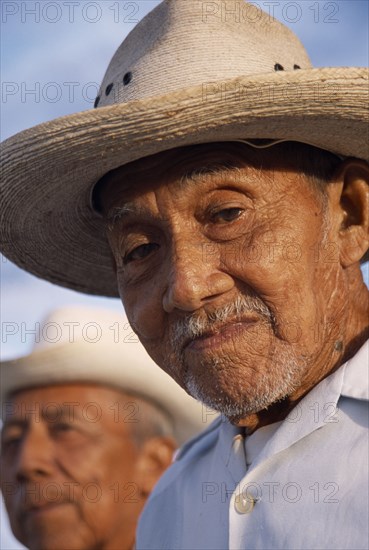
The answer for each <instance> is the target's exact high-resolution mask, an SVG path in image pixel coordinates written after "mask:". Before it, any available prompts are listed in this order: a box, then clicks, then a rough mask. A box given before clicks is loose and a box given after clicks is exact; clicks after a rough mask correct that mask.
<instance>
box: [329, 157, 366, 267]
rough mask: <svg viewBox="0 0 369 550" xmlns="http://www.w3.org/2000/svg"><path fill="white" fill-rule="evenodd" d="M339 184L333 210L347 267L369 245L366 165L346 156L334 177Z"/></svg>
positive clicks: (357, 258)
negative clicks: (338, 193) (338, 191)
mask: <svg viewBox="0 0 369 550" xmlns="http://www.w3.org/2000/svg"><path fill="white" fill-rule="evenodd" d="M334 181H335V182H336V183H339V184H340V186H339V189H340V196H339V197H337V199H338V200H337V202H336V205H335V206H336V213H337V214H338V216H339V218H338V222H339V227H338V230H339V240H340V260H341V265H342V266H344V267H349V266H350V265H352V264H355V263H357V262H359V261H360V260H361V258H362V257H363V256H364V254H365V253H366V252H367V250H368V247H369V165H368V164H367V163H366V162H365V161H362V160H358V159H347V160H346V161H344V162H343V163H342V164H341V165H340V167H339V170H338V172H337V174H336V177H335V178H334Z"/></svg>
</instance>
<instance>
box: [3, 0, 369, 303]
mask: <svg viewBox="0 0 369 550" xmlns="http://www.w3.org/2000/svg"><path fill="white" fill-rule="evenodd" d="M76 56H78V53H77V52H76ZM368 105H369V88H368V70H367V69H365V68H320V69H315V68H313V67H312V66H311V63H310V61H309V59H308V56H307V54H306V52H305V50H304V48H303V46H302V45H301V43H300V42H299V40H298V39H297V37H296V36H295V35H294V34H293V33H292V32H291V31H290V30H289V29H288V28H287V27H285V26H284V25H283V24H281V23H280V22H278V21H277V20H275V19H274V18H273V17H271V16H270V15H268V14H267V13H265V12H263V11H262V10H260V9H259V8H257V7H256V6H255V5H252V4H248V3H246V2H242V1H241V2H233V1H223V0H222V1H220V0H215V1H213V2H204V1H201V0H164V2H162V3H161V4H159V5H158V6H157V7H156V8H155V9H154V10H153V11H152V12H151V13H149V14H148V15H147V16H146V17H145V18H144V19H143V20H142V21H141V22H140V23H139V24H138V25H137V26H136V27H135V28H134V29H133V31H132V32H131V33H130V34H129V35H128V37H127V38H126V39H125V40H124V42H123V43H122V45H121V46H120V47H119V48H118V50H117V52H116V53H115V55H114V56H113V58H112V60H111V62H110V65H109V67H108V69H107V71H106V74H105V76H104V79H103V82H102V85H101V88H100V92H99V96H98V97H97V98H96V102H95V106H96V108H95V109H92V110H88V111H85V112H81V113H77V114H74V115H70V116H66V117H62V118H58V119H56V120H53V121H51V122H47V123H45V124H41V125H39V126H36V127H34V128H31V129H29V130H26V131H23V132H21V133H19V134H17V135H15V136H14V137H12V138H10V139H8V140H7V141H5V142H4V144H3V150H2V160H1V162H2V199H1V208H2V210H1V218H0V227H1V229H0V231H1V241H2V245H1V246H2V251H3V253H4V254H5V255H6V256H7V257H8V258H9V259H11V260H12V261H13V262H15V263H16V264H17V265H19V266H20V267H22V268H24V269H26V270H28V271H30V272H31V273H34V274H35V275H38V276H40V277H42V278H44V279H47V280H49V281H51V282H54V283H57V284H59V285H62V286H65V287H69V288H72V289H75V290H79V291H81V292H86V293H92V294H101V295H106V296H117V295H118V292H117V285H116V279H115V275H114V271H113V267H112V262H111V258H110V251H109V247H108V243H107V240H106V237H105V234H104V223H103V220H102V219H101V218H99V216H98V215H97V214H96V213H95V212H94V210H93V208H92V206H91V193H92V189H93V187H94V185H95V184H96V182H97V181H98V180H99V179H100V178H101V177H102V176H103V175H104V174H106V173H107V172H109V171H110V170H112V169H115V168H117V167H119V166H121V165H124V164H126V163H128V162H131V161H134V160H136V159H139V158H142V157H145V156H148V155H152V154H155V153H159V152H161V151H164V150H168V149H172V148H176V147H180V146H186V145H190V144H200V143H209V142H216V141H232V140H238V139H271V140H275V139H276V140H292V141H299V142H303V143H308V144H312V145H314V146H316V147H319V148H322V149H326V150H329V151H332V152H333V153H336V154H338V155H341V156H345V157H347V156H353V157H358V158H362V159H365V160H367V161H368V160H369V148H368V122H369V116H368Z"/></svg>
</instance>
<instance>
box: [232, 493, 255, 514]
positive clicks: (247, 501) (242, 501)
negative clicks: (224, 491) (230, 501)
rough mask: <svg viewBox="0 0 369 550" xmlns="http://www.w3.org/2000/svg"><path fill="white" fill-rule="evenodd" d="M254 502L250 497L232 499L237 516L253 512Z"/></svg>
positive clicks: (242, 496)
mask: <svg viewBox="0 0 369 550" xmlns="http://www.w3.org/2000/svg"><path fill="white" fill-rule="evenodd" d="M254 506H255V500H254V499H253V498H252V497H250V496H246V497H245V496H244V495H242V494H241V495H237V496H236V498H235V499H234V507H235V509H236V511H237V512H238V513H239V514H249V513H250V512H252V511H253V509H254Z"/></svg>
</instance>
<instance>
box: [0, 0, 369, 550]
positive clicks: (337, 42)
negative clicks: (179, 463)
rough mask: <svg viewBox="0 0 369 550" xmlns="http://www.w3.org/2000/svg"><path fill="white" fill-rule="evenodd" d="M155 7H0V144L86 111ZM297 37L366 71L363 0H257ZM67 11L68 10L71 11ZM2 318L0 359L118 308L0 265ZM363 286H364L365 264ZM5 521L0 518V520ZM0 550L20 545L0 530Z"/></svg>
mask: <svg viewBox="0 0 369 550" xmlns="http://www.w3.org/2000/svg"><path fill="white" fill-rule="evenodd" d="M158 3H159V2H158V1H157V0H142V1H135V2H130V1H114V0H104V1H99V2H89V1H88V0H83V1H75V2H64V1H63V0H58V1H54V2H48V1H43V2H33V1H31V0H26V1H5V0H3V1H2V3H1V24H2V28H1V33H2V36H1V76H2V93H1V120H2V122H1V139H2V140H3V139H6V138H7V137H9V136H11V135H13V134H14V133H16V132H19V131H21V130H23V129H25V128H28V127H30V126H33V125H35V124H38V123H41V122H44V121H46V120H50V119H53V118H56V117H58V116H61V115H66V114H70V113H73V112H77V111H81V110H86V109H89V108H92V105H93V101H94V98H95V95H96V91H97V88H98V86H99V83H100V81H101V79H102V77H103V74H104V72H105V68H106V66H107V64H108V62H109V61H110V58H111V56H112V55H113V53H114V51H115V49H116V48H117V47H118V46H119V44H120V43H121V41H122V39H123V38H124V37H125V36H126V34H127V33H128V32H129V31H130V30H131V29H132V28H133V27H134V24H135V21H137V20H139V19H141V18H142V17H143V16H144V15H145V14H146V13H147V12H148V11H150V10H151V9H152V8H153V7H155V6H156V5H157V4H158ZM253 3H254V4H257V5H258V6H259V7H261V8H263V9H265V10H266V11H269V10H273V11H274V15H275V16H276V17H277V18H278V19H280V20H281V21H283V22H284V23H285V24H287V25H288V26H289V27H290V28H291V29H292V30H294V31H295V32H296V34H297V35H298V36H299V38H300V39H301V40H302V42H303V43H304V45H305V47H306V49H307V51H308V53H309V55H310V58H311V60H312V63H313V65H315V66H318V67H319V66H368V57H369V53H368V52H369V47H368V19H369V17H368V11H369V10H368V1H367V0H335V1H325V0H319V1H314V0H300V1H298V2H291V1H287V0H279V1H272V0H270V1H267V0H265V1H263V0H261V1H255V2H253ZM71 4H73V6H71ZM0 273H1V319H2V323H4V322H5V323H6V322H7V323H9V322H13V323H16V324H17V327H18V328H19V330H18V332H17V334H15V335H14V336H7V337H5V338H4V334H3V338H2V343H1V357H2V358H5V357H14V356H16V355H21V354H25V353H28V352H29V351H30V348H31V347H32V337H29V336H28V337H27V336H26V335H25V334H24V331H23V334H22V330H21V323H22V322H23V323H25V326H26V327H27V328H32V327H34V326H35V323H36V322H37V321H40V320H41V319H43V318H44V317H45V315H46V314H47V313H48V312H49V310H50V309H53V308H55V307H58V306H61V305H65V304H70V303H80V304H87V305H92V306H94V305H96V306H105V305H106V306H107V307H111V308H114V309H121V308H122V306H121V304H120V303H119V301H118V300H108V299H102V298H95V297H89V296H85V295H81V294H78V293H76V292H73V291H69V290H66V289H62V288H59V287H57V286H54V285H51V284H49V283H46V282H44V281H42V280H40V279H36V278H35V277H33V276H31V275H29V274H27V273H25V272H24V271H21V270H20V269H18V268H17V267H16V266H14V265H13V264H11V263H10V262H9V261H7V260H6V259H4V258H3V259H2V260H0ZM366 280H367V281H368V280H369V275H368V267H366ZM3 522H4V517H2V523H3ZM1 548H3V549H6V550H10V549H16V548H21V546H20V545H19V544H18V543H17V542H15V541H14V539H12V538H11V537H10V535H9V532H8V530H7V529H3V534H2V538H1Z"/></svg>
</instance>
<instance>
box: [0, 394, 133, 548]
mask: <svg viewBox="0 0 369 550" xmlns="http://www.w3.org/2000/svg"><path fill="white" fill-rule="evenodd" d="M121 402H122V394H120V392H118V391H114V390H111V389H109V388H103V387H99V386H92V385H91V386H89V385H86V384H83V385H82V384H81V385H79V384H73V385H72V384H69V385H63V386H50V387H45V388H38V389H33V390H27V391H22V392H20V393H18V394H17V395H16V396H15V397H14V398H13V399H12V400H11V401H10V402H9V403H7V411H8V414H7V418H6V421H5V424H4V428H3V431H2V449H1V453H2V454H1V489H2V492H3V495H4V499H5V504H6V508H7V511H8V514H9V518H10V522H11V526H12V529H13V532H14V534H15V536H16V537H17V538H18V539H19V540H20V541H21V542H22V543H23V544H24V545H25V546H26V547H27V548H30V549H31V550H65V549H66V548H68V549H69V548H70V549H74V550H92V549H110V550H111V549H113V548H121V549H122V550H123V549H128V548H131V547H132V544H133V541H134V533H135V526H136V520H137V516H138V513H139V511H140V507H141V505H142V502H141V501H140V495H139V491H138V487H137V483H136V478H135V469H134V464H135V461H136V459H137V450H136V447H135V445H134V443H133V442H132V439H131V436H130V435H129V430H130V428H131V426H132V425H129V424H125V423H124V422H123V416H122V417H120V415H118V416H117V412H118V408H117V406H118V404H119V403H121ZM27 411H28V413H27ZM126 412H127V411H126Z"/></svg>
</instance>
